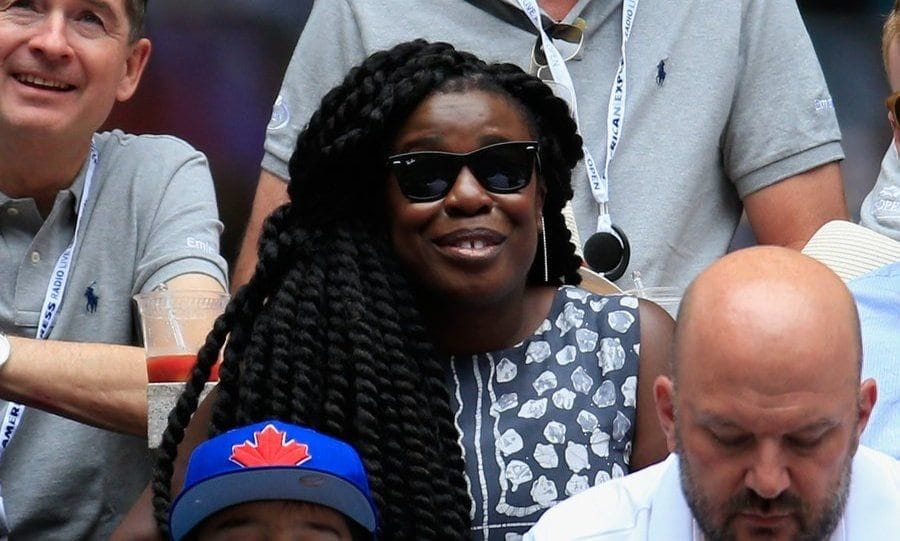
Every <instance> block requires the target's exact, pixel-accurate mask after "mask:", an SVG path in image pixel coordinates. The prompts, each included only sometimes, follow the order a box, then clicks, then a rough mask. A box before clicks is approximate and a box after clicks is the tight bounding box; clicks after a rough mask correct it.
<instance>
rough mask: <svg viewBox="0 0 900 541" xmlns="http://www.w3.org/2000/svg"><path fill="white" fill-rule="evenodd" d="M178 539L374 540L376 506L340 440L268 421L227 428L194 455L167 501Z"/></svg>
mask: <svg viewBox="0 0 900 541" xmlns="http://www.w3.org/2000/svg"><path fill="white" fill-rule="evenodd" d="M170 517H171V518H170V523H169V525H170V531H171V535H172V538H173V539H174V540H175V541H181V540H198V541H200V540H226V539H251V540H252V539H257V538H259V539H264V538H265V539H272V538H276V537H275V535H274V534H275V533H290V534H291V536H290V538H291V539H304V540H309V541H319V540H323V541H325V540H328V541H358V540H360V539H365V538H368V539H371V538H372V537H373V534H374V531H375V526H376V515H375V506H374V504H373V503H372V498H371V495H370V493H369V485H368V481H367V480H366V473H365V470H364V468H363V465H362V461H361V460H360V458H359V455H358V454H357V453H356V451H355V450H354V449H353V448H352V447H350V446H349V445H347V444H346V443H344V442H341V441H339V440H336V439H334V438H331V437H329V436H326V435H324V434H321V433H318V432H316V431H314V430H310V429H307V428H302V427H299V426H296V425H291V424H287V423H281V422H278V421H266V422H262V423H257V424H255V425H251V426H246V427H242V428H237V429H234V430H230V431H228V432H225V433H223V434H220V435H218V436H216V437H214V438H212V439H210V440H208V441H206V442H204V443H202V444H201V445H199V446H198V447H197V448H196V449H195V450H194V452H193V454H191V458H190V462H189V463H188V468H187V473H186V475H185V482H184V489H183V490H182V491H181V493H180V494H179V495H178V497H177V498H176V499H175V502H174V503H173V504H172V510H171V514H170Z"/></svg>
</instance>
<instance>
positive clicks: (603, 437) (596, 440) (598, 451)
mask: <svg viewBox="0 0 900 541" xmlns="http://www.w3.org/2000/svg"><path fill="white" fill-rule="evenodd" d="M591 451H593V452H594V454H595V455H597V456H599V457H600V458H607V457H608V456H609V434H607V433H606V432H604V431H602V430H600V429H599V428H598V429H597V430H594V432H593V433H592V434H591Z"/></svg>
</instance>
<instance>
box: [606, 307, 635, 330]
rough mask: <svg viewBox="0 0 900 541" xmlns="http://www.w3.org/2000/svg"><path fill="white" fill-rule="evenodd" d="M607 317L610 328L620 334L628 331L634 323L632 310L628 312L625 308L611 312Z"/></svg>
mask: <svg viewBox="0 0 900 541" xmlns="http://www.w3.org/2000/svg"><path fill="white" fill-rule="evenodd" d="M606 319H607V321H608V323H609V326H610V328H611V329H612V330H614V331H616V332H617V333H619V334H625V333H627V332H628V329H630V328H631V324H632V323H634V316H633V315H631V312H626V311H624V310H616V311H615V312H610V313H609V315H608V316H606Z"/></svg>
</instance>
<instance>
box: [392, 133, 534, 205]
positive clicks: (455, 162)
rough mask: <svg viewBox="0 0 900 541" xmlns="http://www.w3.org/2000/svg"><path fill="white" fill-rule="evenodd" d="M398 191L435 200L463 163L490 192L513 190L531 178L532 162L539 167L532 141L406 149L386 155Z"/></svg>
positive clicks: (444, 193) (422, 199)
mask: <svg viewBox="0 0 900 541" xmlns="http://www.w3.org/2000/svg"><path fill="white" fill-rule="evenodd" d="M387 163H388V167H389V168H390V170H391V171H392V172H393V173H394V176H395V177H397V184H398V185H399V186H400V191H401V192H402V193H403V195H404V196H405V197H406V198H407V199H409V200H410V201H415V202H427V201H437V200H438V199H442V198H444V197H446V196H447V194H448V193H450V190H451V189H452V188H453V184H454V183H455V182H456V178H457V177H458V176H459V172H460V171H461V170H462V168H463V166H466V167H468V168H469V171H471V172H472V174H473V175H474V176H475V178H476V179H478V182H479V183H481V185H482V186H484V189H486V190H487V191H489V192H493V193H513V192H517V191H519V190H521V189H522V188H524V187H525V186H528V183H529V182H530V181H531V174H532V172H533V171H534V166H535V163H537V165H538V168H539V169H540V158H539V156H538V144H537V142H535V141H509V142H506V143H496V144H493V145H488V146H486V147H481V148H479V149H478V150H473V151H472V152H469V153H466V154H456V153H454V152H438V151H425V152H408V153H406V154H397V155H395V156H390V157H389V158H388V162H387Z"/></svg>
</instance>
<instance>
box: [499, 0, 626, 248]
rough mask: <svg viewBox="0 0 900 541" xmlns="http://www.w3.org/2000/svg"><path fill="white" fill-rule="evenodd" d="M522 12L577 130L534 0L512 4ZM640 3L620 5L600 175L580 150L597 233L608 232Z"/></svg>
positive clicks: (562, 67)
mask: <svg viewBox="0 0 900 541" xmlns="http://www.w3.org/2000/svg"><path fill="white" fill-rule="evenodd" d="M516 1H517V2H518V3H519V6H520V7H521V8H522V11H524V12H525V14H526V15H528V18H529V19H531V23H532V24H533V25H534V27H535V28H536V29H537V31H538V33H539V34H540V38H541V45H542V46H543V48H544V56H545V57H546V58H547V67H548V68H549V69H550V74H551V75H552V76H553V81H554V82H556V83H558V84H560V85H562V86H563V87H565V89H566V90H567V91H568V93H569V95H570V96H571V103H569V105H570V107H571V109H572V117H573V118H574V119H575V124H576V125H578V126H579V131H580V129H581V128H580V126H581V123H580V121H579V120H578V101H577V98H576V96H575V85H574V83H573V82H572V77H571V75H569V70H568V68H566V62H565V60H563V58H562V55H561V54H559V51H558V50H557V49H556V46H555V45H553V40H552V39H550V36H548V35H547V32H546V31H545V30H544V27H543V26H542V25H541V14H540V10H539V9H538V5H537V2H536V1H535V0H516ZM639 1H640V0H625V1H624V3H623V5H622V46H621V54H622V57H621V59H620V60H619V67H618V69H617V70H616V77H615V78H614V79H613V86H612V91H611V92H610V96H609V109H608V111H607V119H606V158H605V160H604V165H603V172H602V173H601V172H600V171H599V170H598V169H597V164H596V162H594V158H593V156H591V153H590V151H589V150H588V148H587V144H586V143H585V144H584V145H583V146H582V151H583V152H584V165H585V169H586V170H587V176H588V183H589V184H590V187H591V194H592V195H593V196H594V201H596V202H597V207H598V211H599V214H598V216H597V231H598V232H599V231H612V220H611V219H610V217H609V167H610V164H611V163H612V160H613V157H614V156H615V154H616V148H617V147H618V145H619V141H620V140H621V138H622V130H623V128H624V126H625V103H626V97H627V95H628V87H627V84H626V81H627V74H628V64H627V62H626V57H625V46H626V44H627V43H628V39H629V38H630V37H631V30H632V28H633V27H634V18H635V15H636V13H637V7H638V2H639Z"/></svg>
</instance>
